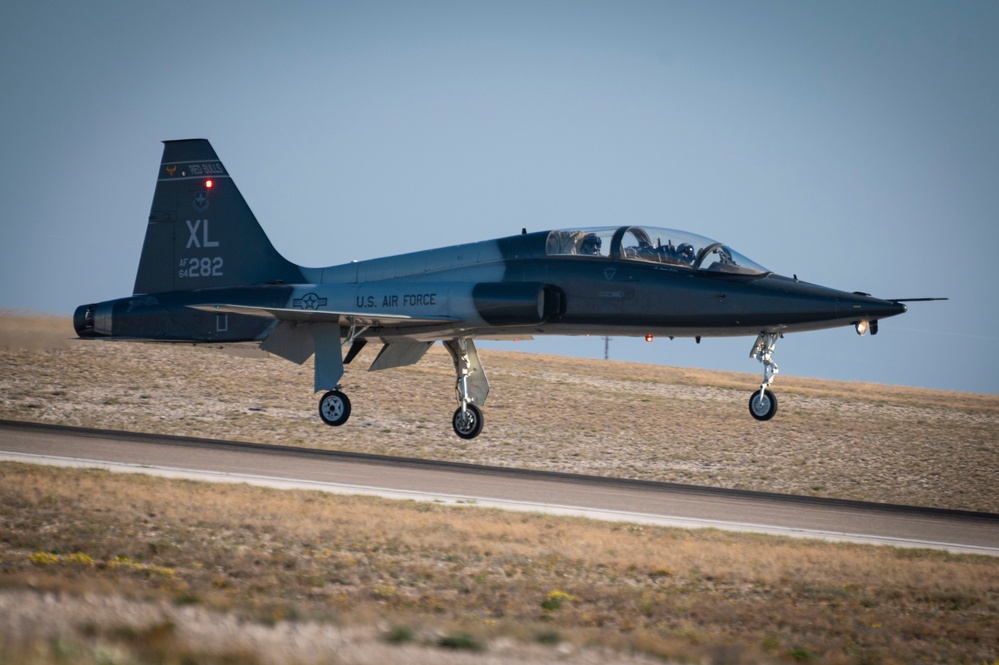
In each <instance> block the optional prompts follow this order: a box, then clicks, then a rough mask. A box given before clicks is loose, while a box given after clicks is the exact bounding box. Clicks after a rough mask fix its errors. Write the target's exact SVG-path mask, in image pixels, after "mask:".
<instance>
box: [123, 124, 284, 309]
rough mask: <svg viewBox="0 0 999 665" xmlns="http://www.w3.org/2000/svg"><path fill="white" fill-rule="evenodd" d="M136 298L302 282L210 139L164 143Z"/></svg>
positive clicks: (135, 290) (141, 260) (140, 263)
mask: <svg viewBox="0 0 999 665" xmlns="http://www.w3.org/2000/svg"><path fill="white" fill-rule="evenodd" d="M163 143H164V148H163V160H162V162H161V164H160V170H159V175H158V177H157V180H156V191H155V193H154V194H153V206H152V209H151V211H150V213H149V225H148V226H147V227H146V239H145V242H144V243H143V245H142V258H141V259H140V260H139V272H138V274H137V275H136V277H135V288H134V289H133V293H136V294H139V293H162V292H165V291H182V290H183V291H187V290H191V289H202V288H210V287H221V286H242V285H249V284H262V283H276V282H283V283H286V284H295V283H301V282H302V281H303V276H302V271H301V269H300V268H299V267H298V266H296V265H295V264H294V263H291V262H290V261H288V260H286V259H285V258H284V257H282V256H281V255H280V254H278V252H277V250H275V249H274V246H273V245H272V244H271V242H270V240H268V239H267V236H266V235H265V234H264V231H263V229H262V228H260V224H259V223H257V219H256V217H254V216H253V213H252V212H250V208H249V206H247V205H246V201H245V200H243V196H242V195H241V194H240V193H239V190H238V189H236V185H235V183H234V182H233V181H232V179H231V178H230V177H229V174H228V173H227V172H226V170H225V167H224V166H222V162H221V161H219V158H218V156H217V155H216V154H215V151H214V150H213V149H212V146H211V144H210V143H209V142H208V141H206V140H205V139H189V140H184V141H164V142H163Z"/></svg>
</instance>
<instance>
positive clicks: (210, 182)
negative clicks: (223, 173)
mask: <svg viewBox="0 0 999 665" xmlns="http://www.w3.org/2000/svg"><path fill="white" fill-rule="evenodd" d="M213 185H215V183H214V182H212V181H211V180H206V181H205V189H211V188H212V186H213Z"/></svg>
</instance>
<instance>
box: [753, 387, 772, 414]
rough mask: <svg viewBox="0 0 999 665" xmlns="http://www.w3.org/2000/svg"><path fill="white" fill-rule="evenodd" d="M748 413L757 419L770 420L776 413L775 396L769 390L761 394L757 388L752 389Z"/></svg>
mask: <svg viewBox="0 0 999 665" xmlns="http://www.w3.org/2000/svg"><path fill="white" fill-rule="evenodd" d="M749 413H750V414H752V416H753V417H754V418H756V419H757V420H770V419H771V418H773V417H774V414H775V413H777V396H776V395H774V394H773V393H772V392H770V391H769V390H764V391H763V395H762V396H761V395H760V391H759V390H754V391H753V396H752V397H750V398H749Z"/></svg>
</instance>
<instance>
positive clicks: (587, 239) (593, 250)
mask: <svg viewBox="0 0 999 665" xmlns="http://www.w3.org/2000/svg"><path fill="white" fill-rule="evenodd" d="M602 244H603V243H602V242H601V241H600V237H599V236H598V235H597V234H595V233H587V234H586V235H585V236H584V237H583V242H581V243H580V245H579V253H580V254H599V253H600V247H601V245H602Z"/></svg>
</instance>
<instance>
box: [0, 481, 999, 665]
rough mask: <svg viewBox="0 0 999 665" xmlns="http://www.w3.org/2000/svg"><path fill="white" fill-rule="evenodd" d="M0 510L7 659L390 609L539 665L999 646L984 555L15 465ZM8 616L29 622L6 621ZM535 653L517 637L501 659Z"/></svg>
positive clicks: (957, 654)
mask: <svg viewBox="0 0 999 665" xmlns="http://www.w3.org/2000/svg"><path fill="white" fill-rule="evenodd" d="M0 507H2V508H0V603H2V601H3V599H4V598H11V597H14V598H17V599H19V601H20V603H19V604H15V603H7V604H6V606H5V611H6V612H7V615H6V616H5V615H4V613H3V612H0V662H5V661H4V656H6V657H7V658H11V659H13V658H16V657H17V656H18V654H23V653H25V650H27V651H31V648H29V646H30V644H31V643H32V640H34V643H35V644H36V646H38V645H42V646H41V647H39V648H40V649H41V651H42V652H45V648H46V647H45V646H44V645H46V644H48V645H49V646H48V647H47V648H48V649H49V651H48V652H47V654H48V655H49V656H51V660H52V661H57V660H58V657H57V656H58V654H57V653H56V651H57V647H58V645H59V644H62V645H63V646H64V647H65V645H67V644H68V645H70V646H71V647H72V648H75V649H77V653H80V652H81V650H83V651H85V652H86V653H88V654H89V653H92V652H93V649H95V648H96V647H95V646H94V645H95V644H96V645H102V648H112V647H113V648H117V649H119V650H123V651H124V653H125V654H126V655H127V654H132V655H134V656H135V657H136V659H139V660H145V661H146V662H184V659H185V658H186V659H188V660H189V661H192V662H237V661H241V662H242V661H245V659H247V658H250V657H251V656H253V657H255V658H256V659H257V662H272V661H273V660H275V658H276V656H274V654H271V653H270V652H266V651H260V650H257V649H255V648H254V645H253V643H252V642H251V643H247V640H248V639H249V638H248V637H247V635H244V634H243V632H246V633H247V634H249V631H251V629H252V628H253V627H254V626H260V625H268V624H275V623H277V624H280V625H282V626H284V625H287V624H285V623H282V622H286V621H292V622H294V624H295V625H301V626H303V628H302V630H301V631H299V632H301V633H302V634H303V635H304V634H306V633H308V631H307V630H306V627H307V626H311V625H313V624H312V622H319V623H320V624H327V625H332V626H337V627H338V629H341V630H346V629H349V628H350V627H352V626H371V625H377V624H379V623H380V624H381V625H382V626H383V628H382V635H383V637H384V638H395V639H397V640H398V641H402V642H408V641H412V642H415V643H424V642H427V643H437V644H440V643H443V642H444V641H445V639H446V638H448V637H450V638H451V639H452V640H454V643H455V644H457V645H459V646H461V645H463V646H465V647H468V648H480V649H484V650H485V654H486V656H496V654H497V652H498V651H502V650H503V649H504V648H507V649H508V648H509V643H511V642H512V643H513V644H515V645H522V646H523V645H530V646H532V648H537V649H541V651H538V652H534V653H535V655H538V654H540V655H539V656H538V660H537V661H536V662H543V661H546V660H551V659H554V658H555V657H556V656H557V655H558V652H556V651H555V650H554V648H553V647H542V646H541V645H542V644H551V643H562V644H563V647H562V649H563V651H562V653H563V655H565V654H566V653H568V654H569V658H570V660H576V661H585V660H586V659H585V658H583V657H582V655H583V654H584V653H586V649H584V647H587V645H588V647H589V648H590V649H593V648H597V649H611V653H610V654H609V655H608V654H606V653H605V654H604V655H603V656H601V657H600V658H599V659H598V660H597V661H595V662H600V661H607V660H617V659H618V658H625V659H627V654H629V653H636V652H637V653H640V654H649V655H653V656H657V657H662V658H669V659H676V660H679V661H682V662H709V663H760V662H795V661H810V662H821V663H915V662H939V663H944V662H946V663H961V662H964V663H983V662H984V663H991V662H994V660H995V659H996V658H999V648H997V645H999V560H997V559H995V558H990V557H975V556H959V555H951V554H946V553H942V552H935V551H914V550H895V549H891V548H884V547H870V546H859V545H844V544H838V545H834V544H828V543H817V542H810V541H802V540H791V539H780V538H773V537H763V536H752V535H736V534H726V533H719V532H712V531H686V530H680V529H668V528H658V527H639V526H634V525H621V524H606V523H599V522H593V521H588V520H583V519H572V518H557V517H551V516H542V515H529V514H519V513H518V514H513V513H506V512H502V511H495V510H484V509H477V508H454V507H444V506H440V505H434V504H414V503H410V502H391V501H386V500H381V499H376V498H369V497H345V496H339V495H330V494H323V493H317V492H305V491H275V490H268V489H261V488H253V487H247V486H238V485H221V486H220V485H212V484H208V483H199V482H193V481H179V480H166V479H160V478H154V477H145V476H123V475H117V474H113V473H110V472H105V471H96V470H73V469H57V468H52V467H36V466H30V465H20V464H12V463H6V464H0ZM24 589H31V590H34V593H43V594H44V593H46V592H49V593H58V594H61V598H62V602H61V603H60V602H49V603H43V604H42V605H43V606H44V611H45V612H46V613H47V614H46V616H47V619H45V620H42V621H35V622H30V621H24V620H23V618H24V617H23V615H24V614H25V613H29V612H31V611H35V610H33V609H30V608H31V607H33V605H32V603H30V602H28V601H29V600H30V597H26V596H24V595H23V594H24V592H23V591H22V590H24ZM17 594H21V595H17ZM106 596H114V597H118V598H121V599H122V600H121V601H120V602H121V603H126V602H127V603H133V605H131V606H130V607H131V608H132V613H133V615H134V616H133V617H132V618H128V616H124V617H123V616H122V615H120V614H117V615H114V616H115V617H116V618H115V619H114V620H110V619H107V618H106V617H105V616H104V609H102V608H104V607H105V605H102V604H101V603H98V602H95V601H93V599H94V598H99V597H106ZM55 598H59V596H56V597H55ZM88 598H89V599H91V600H90V601H87V599H88ZM135 603H138V605H135ZM164 605H166V606H167V607H173V608H178V607H182V608H188V607H195V608H198V610H199V611H200V612H203V613H204V612H207V613H208V614H200V615H197V616H201V617H203V619H202V621H205V620H207V619H211V616H212V613H219V612H221V613H225V615H230V616H235V617H241V618H242V619H243V620H244V623H243V624H240V625H242V626H243V629H242V630H243V632H237V634H236V636H234V637H228V638H227V639H229V640H231V641H230V642H229V643H228V649H229V651H228V652H226V653H227V654H228V655H226V653H224V654H223V656H225V657H226V658H230V659H229V660H212V658H208V657H206V656H205V652H204V651H203V650H204V649H207V648H208V647H207V646H206V645H201V649H202V651H198V649H197V645H191V644H188V643H187V642H185V639H190V636H189V635H190V628H189V627H188V626H186V624H185V623H184V622H183V619H182V617H183V616H184V615H183V614H182V613H180V611H179V610H175V609H174V610H169V611H168V610H166V609H160V610H159V613H153V614H152V615H148V613H140V612H139V609H141V607H142V606H154V607H161V608H162V607H163V606H164ZM70 608H76V609H75V610H74V611H75V612H76V615H72V612H71V610H70ZM84 611H86V612H87V614H83V612H84ZM171 612H172V613H171ZM61 613H69V614H70V615H71V616H70V617H69V619H68V620H66V621H60V620H58V619H59V618H60V616H61ZM164 616H166V617H173V618H169V619H164ZM19 617H20V618H21V619H22V620H20V621H19ZM143 617H146V618H143ZM204 617H207V619H205V618H204ZM12 623H13V624H15V625H19V626H21V627H22V628H21V630H22V631H23V632H31V631H34V632H33V633H32V635H33V637H32V636H24V635H21V636H15V635H12V634H11V632H12V631H13V629H11V628H10V625H11V624H12ZM26 625H29V626H31V627H32V628H31V630H29V629H28V628H25V627H24V626H26ZM58 626H62V628H61V629H58V628H57V629H56V630H55V632H56V634H54V635H53V634H52V632H53V631H52V630H50V629H49V628H50V627H58ZM164 631H166V633H167V634H165V635H164V634H163V633H164ZM5 633H6V635H7V636H6V638H3V636H4V634H5ZM308 634H311V633H308ZM373 635H374V633H373ZM185 636H187V637H185ZM60 639H61V640H62V642H59V641H58V640H60ZM25 644H28V645H29V646H25ZM504 644H506V645H507V646H506V647H504V646H503V645H504ZM53 645H54V646H53ZM81 645H83V646H81ZM39 648H35V651H32V653H37V652H38V650H39ZM261 648H262V647H261ZM518 648H520V647H518ZM525 648H526V647H525ZM192 649H193V651H192ZM301 649H302V650H300V651H298V652H297V658H298V659H299V660H306V658H305V656H304V654H307V653H310V652H309V651H308V650H307V649H306V647H305V646H303V647H301ZM322 653H323V652H322V649H320V654H322ZM199 654H200V655H199ZM573 654H575V656H574V655H573ZM324 655H325V658H321V660H324V661H325V660H327V659H328V658H329V657H331V656H333V657H334V660H336V657H335V655H333V654H330V653H325V654H324ZM576 656H578V657H576ZM213 658H214V657H213ZM381 658H382V659H383V660H384V659H386V658H387V659H388V660H395V659H396V658H394V657H393V656H392V655H391V653H389V655H388V656H384V655H383V656H381ZM397 658H398V659H402V656H401V655H400V654H398V653H397ZM250 660H251V662H252V660H253V658H250ZM293 660H294V658H293ZM523 660H527V661H528V662H532V659H531V658H528V657H527V656H526V655H525V654H523V653H518V652H516V650H514V652H513V653H512V657H511V658H509V659H507V661H506V662H518V661H523ZM435 661H436V662H444V661H442V660H440V658H437V659H435ZM38 662H49V661H48V660H41V661H38ZM94 662H97V661H96V659H95V661H94ZM120 662H132V661H131V660H127V661H126V660H121V661H120ZM336 662H379V661H378V660H364V659H363V658H361V659H359V660H357V661H353V660H347V659H345V660H343V661H336ZM425 662H430V661H429V660H428V661H425ZM462 662H475V661H474V660H473V658H472V656H471V655H469V656H467V659H465V660H463V661H462Z"/></svg>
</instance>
